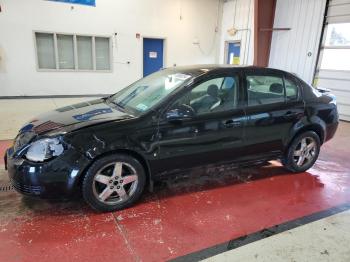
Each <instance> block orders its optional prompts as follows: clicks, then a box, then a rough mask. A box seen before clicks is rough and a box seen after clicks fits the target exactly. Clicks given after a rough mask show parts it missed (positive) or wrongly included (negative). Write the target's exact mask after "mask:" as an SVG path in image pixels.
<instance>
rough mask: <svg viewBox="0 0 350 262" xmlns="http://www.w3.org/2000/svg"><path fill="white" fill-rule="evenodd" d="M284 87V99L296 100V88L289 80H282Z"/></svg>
mask: <svg viewBox="0 0 350 262" xmlns="http://www.w3.org/2000/svg"><path fill="white" fill-rule="evenodd" d="M284 84H285V86H286V98H287V100H295V99H297V98H298V86H297V85H296V84H295V83H294V82H293V81H291V80H289V79H284Z"/></svg>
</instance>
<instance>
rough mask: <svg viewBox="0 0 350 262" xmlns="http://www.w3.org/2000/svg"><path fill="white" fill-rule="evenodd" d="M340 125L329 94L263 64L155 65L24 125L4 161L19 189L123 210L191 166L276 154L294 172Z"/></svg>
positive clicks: (98, 207)
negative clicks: (112, 90)
mask: <svg viewBox="0 0 350 262" xmlns="http://www.w3.org/2000/svg"><path fill="white" fill-rule="evenodd" d="M337 126H338V112H337V107H336V100H335V98H334V96H332V95H331V94H329V92H327V90H317V89H315V88H313V87H311V86H309V85H308V84H306V83H305V82H303V81H302V80H301V79H299V78H298V77H296V76H294V75H293V74H290V73H287V72H284V71H280V70H275V69H268V68H257V67H223V66H191V67H177V68H169V69H164V70H161V71H159V72H157V73H154V74H152V75H150V76H147V77H145V78H143V79H141V80H139V81H137V82H135V83H134V84H131V85H130V86H128V87H126V88H124V89H122V90H121V91H119V92H118V93H116V94H114V95H111V96H109V97H105V98H101V99H97V100H92V101H88V102H84V103H79V104H75V105H71V106H66V107H63V108H59V109H56V110H54V111H51V112H48V113H46V114H43V115H40V116H39V117H37V118H35V119H33V120H32V121H30V122H29V123H27V124H26V125H25V126H24V127H23V128H22V129H21V130H20V131H19V134H18V135H17V137H16V139H15V142H14V145H13V147H11V148H9V149H8V150H7V153H6V155H5V163H6V167H7V169H8V173H9V176H10V179H11V182H12V184H13V186H14V187H15V188H16V189H17V191H19V192H21V193H23V194H26V195H30V196H40V197H44V198H57V197H69V196H71V195H72V193H73V192H76V191H77V190H81V191H82V195H83V197H84V199H85V200H86V202H87V203H88V204H89V205H90V206H92V207H93V208H94V209H96V210H99V211H114V210H119V209H122V208H125V207H127V206H130V205H131V204H133V203H135V202H136V201H137V200H138V199H139V198H140V196H141V194H142V192H143V190H144V188H145V187H146V185H149V186H150V187H151V186H152V185H153V182H154V181H155V180H157V179H160V178H162V177H163V176H166V175H172V174H175V173H176V172H178V171H182V172H184V171H185V172H187V171H189V170H190V169H192V168H194V167H198V166H206V165H215V164H220V165H221V164H226V163H230V164H244V163H255V162H259V161H268V160H272V159H280V160H281V162H282V163H283V165H284V166H285V167H286V168H287V169H288V170H290V171H292V172H303V171H305V170H307V169H309V168H310V167H312V165H313V164H314V163H315V161H316V160H317V157H318V154H319V151H320V146H321V145H322V144H323V143H324V142H325V141H327V140H329V139H331V138H332V137H333V136H334V134H335V132H336V129H337Z"/></svg>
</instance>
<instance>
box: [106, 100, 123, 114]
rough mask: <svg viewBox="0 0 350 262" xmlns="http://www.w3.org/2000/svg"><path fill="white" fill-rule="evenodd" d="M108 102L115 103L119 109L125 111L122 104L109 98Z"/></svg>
mask: <svg viewBox="0 0 350 262" xmlns="http://www.w3.org/2000/svg"><path fill="white" fill-rule="evenodd" d="M109 102H111V103H112V104H113V105H116V106H117V107H118V109H119V110H120V111H122V112H125V107H124V106H123V105H122V104H120V103H117V102H115V101H111V100H109Z"/></svg>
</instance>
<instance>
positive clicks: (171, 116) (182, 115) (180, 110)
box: [165, 104, 195, 122]
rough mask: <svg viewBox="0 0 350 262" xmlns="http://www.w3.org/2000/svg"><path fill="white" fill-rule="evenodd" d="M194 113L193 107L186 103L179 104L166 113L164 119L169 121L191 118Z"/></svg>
mask: <svg viewBox="0 0 350 262" xmlns="http://www.w3.org/2000/svg"><path fill="white" fill-rule="evenodd" d="M194 115H195V112H194V109H193V108H192V107H191V106H188V105H184V104H183V105H180V106H177V107H175V108H173V109H171V110H169V111H168V112H167V113H166V116H165V117H166V119H167V120H168V121H169V122H178V121H179V122H181V121H182V120H186V119H191V118H193V117H194Z"/></svg>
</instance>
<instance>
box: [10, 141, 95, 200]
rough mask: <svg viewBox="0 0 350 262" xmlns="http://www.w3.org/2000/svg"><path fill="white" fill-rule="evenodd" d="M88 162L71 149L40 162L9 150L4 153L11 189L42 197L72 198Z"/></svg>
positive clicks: (11, 149)
mask: <svg viewBox="0 0 350 262" xmlns="http://www.w3.org/2000/svg"><path fill="white" fill-rule="evenodd" d="M89 163H90V161H89V159H88V158H86V157H85V156H83V155H82V154H81V153H79V152H76V151H75V150H74V149H72V148H71V149H68V150H67V151H65V152H64V153H63V154H62V155H60V156H58V157H56V158H54V159H52V160H49V161H47V162H43V163H34V162H31V161H28V160H26V159H24V158H22V157H18V156H16V155H15V153H14V151H13V148H12V147H11V148H9V149H8V150H7V151H6V154H5V167H6V168H7V170H8V174H9V178H10V181H11V184H12V185H13V187H14V188H15V189H16V190H17V191H18V192H20V193H22V194H24V195H28V196H38V197H42V198H67V197H69V196H71V195H72V194H73V193H74V192H75V191H76V190H77V189H78V185H79V179H80V178H81V175H82V173H83V171H84V170H85V168H86V167H87V166H88V164H89Z"/></svg>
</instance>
